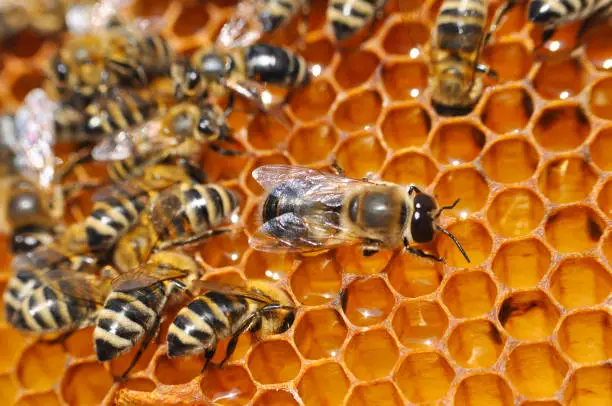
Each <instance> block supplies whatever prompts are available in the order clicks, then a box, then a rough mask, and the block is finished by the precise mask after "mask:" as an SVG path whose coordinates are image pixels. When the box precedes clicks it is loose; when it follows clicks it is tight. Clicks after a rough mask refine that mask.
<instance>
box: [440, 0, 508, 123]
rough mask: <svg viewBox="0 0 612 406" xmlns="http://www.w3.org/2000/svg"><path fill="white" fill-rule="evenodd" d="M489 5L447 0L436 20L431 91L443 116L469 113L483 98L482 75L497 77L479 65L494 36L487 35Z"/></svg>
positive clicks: (488, 69) (464, 0)
mask: <svg viewBox="0 0 612 406" xmlns="http://www.w3.org/2000/svg"><path fill="white" fill-rule="evenodd" d="M486 24H487V4H486V2H485V1H482V0H446V1H444V2H443V3H442V6H441V8H440V12H439V13H438V17H437V19H436V28H435V30H434V34H433V36H432V41H431V55H430V60H431V71H430V77H429V78H430V80H429V82H430V88H431V98H432V101H433V104H434V106H435V107H436V109H437V110H438V112H439V113H441V114H448V113H450V114H462V113H464V112H469V110H471V108H472V106H474V105H475V104H476V102H477V101H478V99H479V98H480V96H481V94H482V91H483V88H484V82H483V79H482V77H481V75H480V74H482V73H484V74H487V75H490V76H491V77H493V78H496V77H497V74H496V73H495V72H494V71H493V70H491V69H490V68H489V67H488V66H486V65H483V64H481V63H479V59H480V53H481V51H482V49H483V48H484V46H485V45H486V41H487V40H488V38H489V37H490V34H488V33H486V32H485V27H486Z"/></svg>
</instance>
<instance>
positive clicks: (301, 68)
mask: <svg viewBox="0 0 612 406" xmlns="http://www.w3.org/2000/svg"><path fill="white" fill-rule="evenodd" d="M244 60H245V64H246V73H247V76H248V77H249V78H250V79H255V80H257V81H260V82H262V83H271V84H275V85H280V86H286V87H293V86H305V85H307V84H308V83H309V82H310V72H309V71H308V63H307V62H306V60H305V59H304V58H302V57H301V56H300V55H298V54H297V53H295V52H292V51H289V50H287V49H285V48H281V47H276V46H273V45H266V44H256V45H252V46H250V47H248V48H246V49H245V54H244Z"/></svg>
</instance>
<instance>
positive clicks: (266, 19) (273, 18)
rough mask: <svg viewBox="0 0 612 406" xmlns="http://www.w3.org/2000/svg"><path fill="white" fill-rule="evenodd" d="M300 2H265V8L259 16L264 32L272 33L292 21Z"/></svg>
mask: <svg viewBox="0 0 612 406" xmlns="http://www.w3.org/2000/svg"><path fill="white" fill-rule="evenodd" d="M298 1H299V0H265V1H264V3H265V7H264V9H263V10H262V12H261V13H260V14H259V21H260V22H261V25H262V28H263V31H264V32H271V31H274V30H275V29H277V28H278V27H279V26H281V25H282V24H284V23H285V22H286V21H289V20H291V19H292V18H293V17H294V16H295V14H296V13H297V10H298V7H299V4H298Z"/></svg>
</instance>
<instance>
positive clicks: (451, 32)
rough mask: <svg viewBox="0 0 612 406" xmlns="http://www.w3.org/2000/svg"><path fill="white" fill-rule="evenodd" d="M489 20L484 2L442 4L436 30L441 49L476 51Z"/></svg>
mask: <svg viewBox="0 0 612 406" xmlns="http://www.w3.org/2000/svg"><path fill="white" fill-rule="evenodd" d="M486 19H487V6H486V4H485V2H484V0H450V1H448V0H447V1H445V2H443V3H442V7H441V9H440V13H439V15H438V19H437V27H436V30H437V32H438V35H439V37H440V44H439V46H440V48H442V49H447V50H463V51H466V52H472V51H475V50H476V49H477V48H478V47H479V46H480V38H481V37H482V35H483V34H484V27H485V24H486Z"/></svg>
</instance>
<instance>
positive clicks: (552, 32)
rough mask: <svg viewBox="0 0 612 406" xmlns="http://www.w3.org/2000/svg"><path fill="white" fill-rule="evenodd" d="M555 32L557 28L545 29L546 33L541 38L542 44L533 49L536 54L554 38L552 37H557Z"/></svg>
mask: <svg viewBox="0 0 612 406" xmlns="http://www.w3.org/2000/svg"><path fill="white" fill-rule="evenodd" d="M555 32H557V28H556V27H550V28H546V29H544V31H543V32H542V36H541V37H540V43H539V44H538V45H536V46H535V48H534V49H533V50H534V52H535V51H539V50H540V49H541V48H542V47H543V46H544V45H545V44H546V43H547V42H548V41H549V40H550V39H551V38H552V36H553V35H555Z"/></svg>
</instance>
